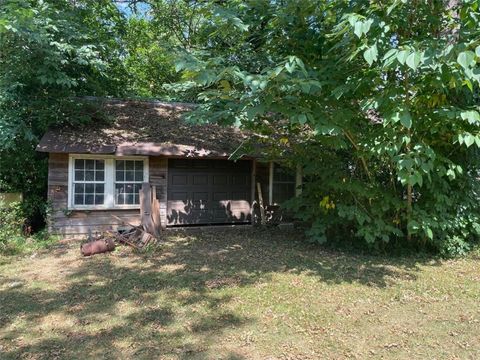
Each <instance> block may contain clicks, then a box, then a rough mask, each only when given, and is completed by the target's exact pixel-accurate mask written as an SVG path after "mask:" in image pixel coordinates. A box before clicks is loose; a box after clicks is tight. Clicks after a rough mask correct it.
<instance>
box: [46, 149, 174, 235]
mask: <svg viewBox="0 0 480 360" xmlns="http://www.w3.org/2000/svg"><path fill="white" fill-rule="evenodd" d="M48 167H49V170H48V200H49V203H50V204H51V207H52V209H51V212H50V215H49V217H48V229H49V231H50V232H51V233H54V234H58V235H61V236H63V237H65V238H71V237H84V236H85V235H87V234H88V232H89V229H90V230H91V232H92V234H95V233H97V232H101V231H105V230H109V229H117V228H119V227H122V226H123V225H122V223H121V222H120V221H119V220H117V219H115V218H113V217H112V215H116V216H118V217H120V218H121V219H122V220H124V221H126V222H129V223H132V224H135V225H137V224H139V223H140V211H139V210H137V209H133V210H88V211H86V210H82V211H80V210H74V211H69V210H68V154H60V153H50V156H49V166H48ZM149 167H150V168H149V174H150V183H151V184H152V185H155V186H156V189H157V198H158V199H159V200H160V216H161V218H162V219H161V221H162V226H165V224H166V201H167V180H166V179H167V170H168V164H167V159H166V158H160V157H150V158H149Z"/></svg>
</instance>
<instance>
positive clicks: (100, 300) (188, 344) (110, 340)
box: [0, 229, 438, 359]
mask: <svg viewBox="0 0 480 360" xmlns="http://www.w3.org/2000/svg"><path fill="white" fill-rule="evenodd" d="M67 253H68V252H65V251H63V249H61V251H59V252H58V254H53V255H52V254H50V255H48V254H45V255H42V256H59V257H61V256H66V254H67ZM78 256H80V255H78ZM127 256H128V257H127V258H125V259H122V260H123V262H120V263H119V262H118V261H116V260H118V258H117V257H124V256H123V255H120V254H114V255H99V256H96V257H92V258H89V259H82V260H81V264H80V266H78V267H76V268H74V269H69V270H70V271H69V274H68V275H66V276H67V281H65V284H62V286H61V287H60V290H55V291H54V290H51V289H50V290H45V289H32V288H29V287H19V288H13V289H12V288H7V289H4V290H0V334H3V335H2V338H0V341H1V340H3V341H6V342H7V343H8V341H11V342H13V341H15V340H16V339H17V338H18V337H21V336H23V335H24V334H22V333H21V331H20V330H16V329H12V328H11V327H10V325H11V324H12V323H13V322H14V321H16V320H18V319H19V318H21V319H22V321H24V322H26V323H28V324H31V326H32V327H35V326H37V325H38V323H39V322H40V321H41V319H42V318H45V317H47V316H58V315H60V316H64V317H65V318H68V319H69V321H73V322H74V324H73V326H71V328H72V327H73V328H74V329H76V330H75V331H73V330H71V328H69V330H66V331H65V332H62V331H60V332H53V333H51V334H48V336H47V335H46V336H42V337H41V338H40V339H38V338H37V339H35V340H36V341H33V342H32V344H33V345H32V344H26V345H22V343H21V342H20V343H18V342H16V343H15V346H11V347H9V348H8V349H7V351H4V353H3V354H2V355H1V358H2V359H10V358H12V359H13V358H19V357H24V356H27V355H29V356H31V357H33V358H45V359H47V358H48V359H50V358H65V359H70V358H77V357H87V358H97V357H99V358H107V359H110V358H111V359H115V358H118V355H119V354H118V350H119V348H118V344H119V343H120V342H121V343H122V344H123V345H122V346H123V347H122V349H123V348H124V347H125V346H127V347H128V348H129V349H130V350H128V355H125V354H124V355H125V356H124V357H127V358H128V357H134V358H145V359H149V358H159V357H165V356H166V357H174V358H199V359H203V358H211V357H212V354H211V353H210V352H209V346H210V345H212V344H215V343H216V341H217V340H218V339H219V338H220V336H221V335H222V333H223V331H225V330H228V329H240V328H241V327H242V326H243V325H245V324H247V323H249V322H252V321H255V319H252V318H248V317H245V316H240V315H238V314H236V313H234V312H233V311H232V310H229V308H228V306H226V305H228V304H229V303H230V302H231V301H232V298H231V296H230V295H227V294H225V293H224V292H222V289H224V288H228V287H244V286H248V285H252V284H255V283H257V282H259V281H268V280H269V278H270V277H271V276H272V275H273V274H275V273H284V272H288V273H298V274H300V273H302V274H307V275H309V276H314V277H316V278H318V280H319V281H323V282H326V283H332V284H340V283H358V284H362V285H365V286H374V287H379V288H381V287H387V286H390V285H391V284H393V283H395V281H398V280H405V279H411V280H415V279H416V273H417V272H418V271H419V270H420V268H419V266H420V265H422V264H429V265H437V264H438V263H437V262H436V261H434V260H431V259H420V258H386V257H377V256H372V257H369V256H354V255H351V254H344V253H335V252H327V251H325V250H321V249H319V248H318V247H316V246H313V245H308V244H306V243H305V242H302V241H300V239H299V237H298V235H296V234H295V233H294V232H288V231H287V232H285V231H281V232H280V231H278V230H271V231H258V230H255V229H221V230H220V229H219V230H215V229H214V230H196V231H193V230H189V231H177V232H171V233H169V235H168V237H167V240H166V242H165V244H164V245H163V246H162V247H161V249H160V250H159V251H158V252H152V253H149V254H130V255H127ZM125 260H128V261H125ZM125 263H127V264H125ZM126 265H127V266H126ZM40 271H41V270H40ZM0 280H1V282H2V283H5V282H6V281H7V280H8V279H6V278H0ZM125 304H128V309H124V308H122V306H127V305H125ZM197 309H203V313H202V311H199V313H198V314H194V315H189V314H185V311H190V312H195V311H197ZM110 318H111V321H110ZM99 324H100V325H99ZM7 328H8V330H7ZM36 331H39V330H38V329H37V330H36ZM44 331H46V332H47V333H48V330H46V329H45V330H44ZM0 344H1V342H0ZM126 344H127V345H126ZM1 351H2V349H1V348H0V354H1ZM222 358H224V359H225V358H226V359H242V358H243V355H241V354H237V353H226V354H224V355H223V356H222Z"/></svg>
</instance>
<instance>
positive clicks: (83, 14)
mask: <svg viewBox="0 0 480 360" xmlns="http://www.w3.org/2000/svg"><path fill="white" fill-rule="evenodd" d="M120 22H121V16H120V15H119V13H118V9H117V8H116V7H115V6H114V4H113V3H112V2H110V1H88V0H87V1H77V2H75V3H72V2H70V1H66V0H65V1H62V0H59V1H34V0H4V1H1V6H0V49H1V52H0V69H1V72H0V186H1V187H2V188H5V189H6V190H12V191H20V192H23V193H24V194H25V196H26V199H25V203H24V206H25V207H26V208H27V209H26V210H27V213H28V216H29V218H30V220H31V221H33V222H34V223H39V222H41V220H40V221H39V217H41V214H42V213H43V212H44V211H45V202H44V200H43V199H44V197H45V195H46V194H45V192H46V191H45V189H46V173H47V171H46V169H47V166H46V159H45V157H44V156H42V155H39V154H37V153H35V146H36V144H37V143H38V140H39V138H40V137H41V136H42V135H43V134H44V132H45V131H46V129H47V128H48V127H49V126H55V125H56V126H58V125H61V124H68V123H75V122H79V121H80V122H81V121H87V120H88V117H87V116H82V115H83V112H82V110H81V109H80V108H79V106H78V101H77V100H76V99H75V97H76V96H79V95H83V94H88V95H103V94H106V93H114V92H115V90H116V89H117V87H118V85H116V83H118V82H120V83H121V82H123V81H122V80H119V79H118V77H116V75H118V74H121V73H122V72H121V71H118V70H117V68H116V67H118V66H121V64H120V62H119V61H118V59H119V58H120V56H119V47H118V44H117V40H116V39H115V36H114V34H115V33H116V32H117V29H116V26H117V25H118V24H120ZM115 24H116V25H115ZM5 189H1V190H5Z"/></svg>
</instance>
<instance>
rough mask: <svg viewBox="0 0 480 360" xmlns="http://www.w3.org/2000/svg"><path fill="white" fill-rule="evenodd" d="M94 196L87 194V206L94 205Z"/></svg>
mask: <svg viewBox="0 0 480 360" xmlns="http://www.w3.org/2000/svg"><path fill="white" fill-rule="evenodd" d="M93 199H94V197H93V194H85V205H94V202H93Z"/></svg>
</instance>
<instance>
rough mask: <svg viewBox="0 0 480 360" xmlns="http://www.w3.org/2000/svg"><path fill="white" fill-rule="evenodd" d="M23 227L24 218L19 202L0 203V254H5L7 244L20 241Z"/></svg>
mask: <svg viewBox="0 0 480 360" xmlns="http://www.w3.org/2000/svg"><path fill="white" fill-rule="evenodd" d="M24 225H25V217H24V213H23V211H22V206H21V204H20V203H19V202H14V203H11V204H9V205H4V204H1V203H0V252H5V250H6V249H7V248H8V246H9V243H12V242H18V241H19V240H20V239H22V230H23V226H24Z"/></svg>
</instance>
